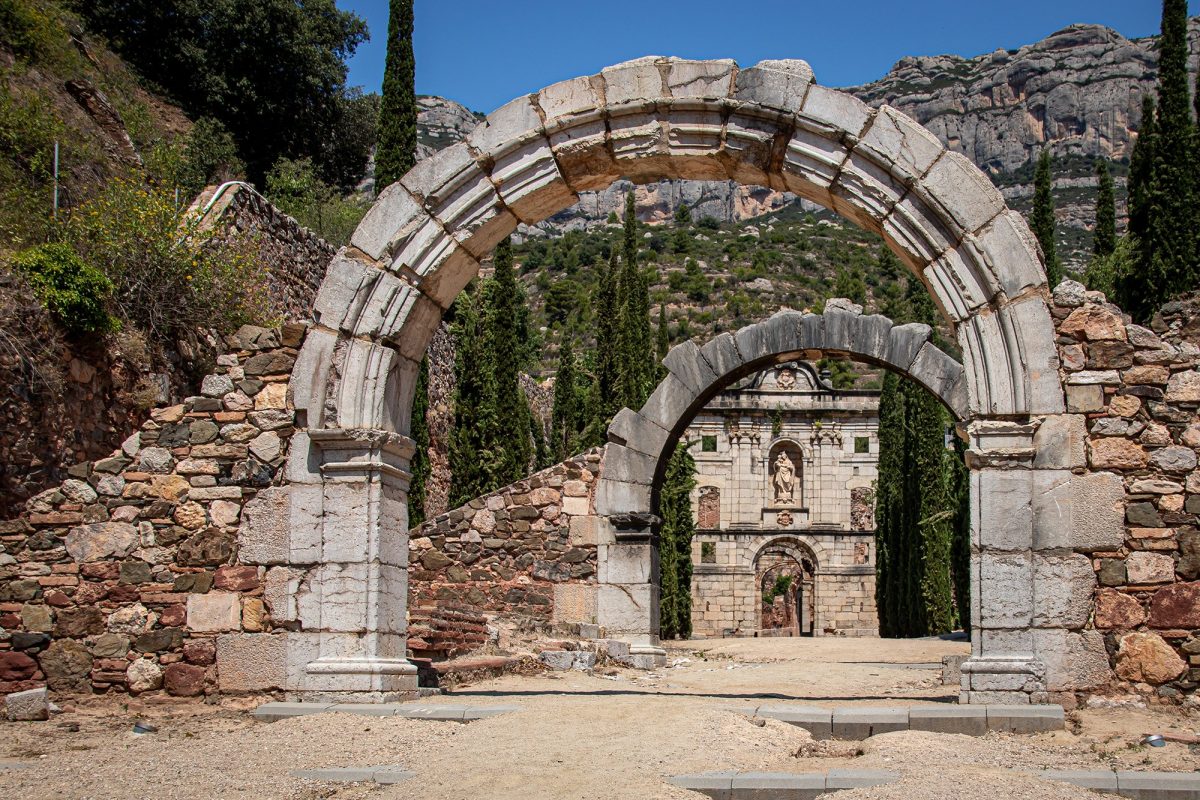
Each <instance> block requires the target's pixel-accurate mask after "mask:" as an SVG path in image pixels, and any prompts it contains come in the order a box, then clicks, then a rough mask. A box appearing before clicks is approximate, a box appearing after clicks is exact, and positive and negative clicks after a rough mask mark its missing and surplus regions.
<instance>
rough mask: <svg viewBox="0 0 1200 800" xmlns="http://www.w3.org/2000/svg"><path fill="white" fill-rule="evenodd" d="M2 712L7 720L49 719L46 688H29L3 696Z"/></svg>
mask: <svg viewBox="0 0 1200 800" xmlns="http://www.w3.org/2000/svg"><path fill="white" fill-rule="evenodd" d="M4 713H5V716H7V717H8V720H9V722H37V721H41V720H47V719H50V697H49V694H48V693H47V691H46V689H45V688H44V687H43V688H41V689H29V690H27V691H24V692H12V693H11V694H7V695H5V696H4Z"/></svg>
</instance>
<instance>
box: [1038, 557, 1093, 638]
mask: <svg viewBox="0 0 1200 800" xmlns="http://www.w3.org/2000/svg"><path fill="white" fill-rule="evenodd" d="M1095 591H1096V573H1095V572H1094V571H1093V570H1092V561H1091V559H1090V558H1088V557H1087V556H1085V555H1081V554H1078V553H1072V554H1070V555H1065V556H1058V555H1042V554H1035V555H1034V556H1033V608H1034V612H1033V624H1034V626H1035V627H1039V628H1082V627H1083V626H1084V625H1085V624H1087V621H1088V618H1089V617H1090V616H1091V612H1092V595H1093V594H1094V593H1095Z"/></svg>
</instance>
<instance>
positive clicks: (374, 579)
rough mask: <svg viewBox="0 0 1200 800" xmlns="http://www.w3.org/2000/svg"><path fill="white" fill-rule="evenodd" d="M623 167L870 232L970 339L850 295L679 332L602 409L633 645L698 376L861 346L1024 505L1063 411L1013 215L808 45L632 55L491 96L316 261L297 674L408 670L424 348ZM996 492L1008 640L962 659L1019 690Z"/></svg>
mask: <svg viewBox="0 0 1200 800" xmlns="http://www.w3.org/2000/svg"><path fill="white" fill-rule="evenodd" d="M619 177H627V178H630V179H632V180H634V181H637V182H645V181H653V180H659V179H662V178H686V179H702V180H703V179H732V180H735V181H737V182H739V183H743V184H752V185H760V186H769V187H772V188H776V189H780V190H784V191H790V192H793V193H795V194H797V195H799V196H801V197H804V198H806V199H808V200H811V201H814V202H817V203H819V204H821V205H823V206H825V207H826V208H830V209H833V210H835V211H837V212H838V213H840V214H842V215H843V216H845V217H847V218H849V219H850V220H852V221H854V222H855V223H857V224H859V225H860V226H862V227H864V228H866V229H868V230H871V231H874V232H876V233H878V234H880V235H881V236H882V237H883V238H884V239H885V241H886V242H887V244H888V246H889V247H890V248H891V249H892V250H893V251H895V252H896V253H897V255H898V256H899V257H900V258H901V260H902V261H903V262H904V263H905V265H906V266H907V267H908V268H909V269H910V270H911V271H912V273H913V274H914V275H916V276H917V277H918V278H919V279H920V280H921V281H922V282H923V283H924V284H925V286H926V287H928V289H929V291H930V294H931V295H932V297H933V299H934V301H935V302H936V304H937V305H938V308H939V310H940V311H941V313H942V314H943V315H944V316H945V318H946V319H947V320H949V321H950V322H951V323H952V325H953V326H954V329H955V332H956V336H957V338H958V343H959V346H960V348H961V349H962V352H963V357H964V364H963V365H962V366H959V365H958V364H956V363H955V362H953V360H951V359H949V358H947V357H945V355H944V354H942V353H941V352H940V351H938V350H937V348H935V347H933V346H932V345H931V344H930V343H929V342H928V341H927V338H928V334H927V330H926V332H925V334H924V336H922V333H921V332H920V331H918V330H914V329H913V328H912V327H911V326H900V327H894V326H892V325H891V323H890V322H889V321H887V320H885V319H883V318H878V317H858V318H857V321H855V322H853V323H852V322H851V319H852V318H854V317H855V315H854V314H851V313H848V312H846V311H844V310H839V309H830V310H827V313H826V314H825V315H809V316H808V317H805V318H804V319H802V320H796V319H793V318H791V317H786V316H785V317H779V316H777V317H775V318H772V320H770V321H768V322H767V323H763V324H762V325H759V326H751V327H750V328H748V329H746V330H744V331H742V332H739V334H738V336H737V337H736V339H735V338H734V337H732V336H729V335H724V336H721V337H718V338H717V339H716V340H714V342H711V343H709V345H706V350H705V355H704V356H701V355H700V352H701V351H700V348H699V347H698V346H696V345H695V344H692V343H688V345H686V346H681V347H677V348H676V349H675V350H674V351H672V354H671V356H670V357H669V358H668V367H669V368H670V370H671V372H670V374H669V375H668V377H667V379H666V380H665V381H664V382H663V384H662V385H661V386H660V387H659V389H658V390H657V391H656V392H655V393H654V395H653V396H652V397H651V398H650V401H649V402H648V403H647V405H646V406H645V407H644V408H643V409H642V410H641V412H632V411H628V410H626V411H625V412H622V415H621V416H619V417H618V418H617V420H616V421H615V422H614V425H613V429H612V435H613V436H614V437H615V440H616V441H617V442H618V444H617V445H616V446H615V447H610V448H609V452H608V454H607V455H606V467H605V473H604V480H603V481H602V482H601V485H600V487H599V489H598V493H597V496H596V499H595V510H596V513H597V514H598V515H600V516H602V517H603V519H604V520H605V524H606V525H607V528H606V532H605V534H604V535H605V543H604V544H603V545H602V546H603V547H606V548H616V550H614V551H613V553H612V554H611V556H612V557H611V559H610V560H612V562H613V563H619V564H623V565H626V567H625V568H623V569H622V570H610V571H609V573H610V574H609V575H608V580H607V581H606V585H604V586H601V587H600V595H599V601H598V606H599V607H598V615H599V616H600V617H602V620H601V622H602V624H605V625H606V627H608V628H609V629H610V632H611V633H612V634H614V635H619V636H622V637H624V638H627V639H629V640H630V641H631V642H632V643H633V649H634V652H635V653H639V654H641V655H644V656H645V657H647V658H648V659H656V658H660V657H661V651H660V650H659V649H658V648H657V626H656V623H655V615H656V608H657V598H656V597H655V595H654V587H653V584H652V582H650V581H648V580H647V577H648V576H649V575H650V574H652V573H653V564H652V557H651V555H650V549H651V540H652V537H653V510H654V507H655V502H654V499H653V497H652V495H653V493H654V486H655V478H656V473H658V471H659V469H660V464H661V463H662V458H661V457H662V455H663V453H664V448H665V447H667V446H668V445H669V444H670V443H671V442H672V441H673V438H675V437H677V436H678V434H679V431H678V430H675V429H676V427H677V426H679V425H681V424H686V420H687V418H688V412H689V409H691V410H692V412H693V413H694V407H698V406H696V404H697V403H701V404H702V402H703V400H704V394H705V392H707V391H708V390H709V388H710V387H712V386H713V385H714V384H715V383H719V382H720V381H724V380H729V379H734V378H736V377H740V376H742V375H745V374H749V372H751V371H754V370H755V369H758V368H761V367H762V366H763V365H764V364H766V363H768V362H770V360H771V359H772V358H775V357H776V356H777V354H778V353H780V352H787V353H789V354H790V356H789V357H790V358H797V357H804V358H808V357H810V355H812V354H820V353H825V352H831V353H852V354H856V355H859V356H862V357H864V358H865V359H866V360H869V361H870V360H872V359H874V361H873V362H872V363H880V364H882V365H885V366H891V367H893V368H896V369H899V370H901V371H903V372H904V373H905V374H909V375H911V376H913V377H915V378H916V379H918V380H922V381H924V382H925V383H926V385H927V387H928V388H930V389H931V390H933V391H934V392H935V393H936V394H938V396H939V397H942V398H943V400H944V401H945V402H946V403H947V405H948V406H949V407H950V408H951V409H952V410H953V411H954V412H955V415H956V417H957V418H958V419H959V420H961V421H962V422H963V424H964V427H965V428H966V429H967V432H968V433H969V436H970V438H971V447H972V453H973V454H974V455H973V458H972V464H971V466H972V470H973V478H972V496H973V498H974V499H975V502H976V508H978V507H979V503H980V502H982V501H986V502H995V501H996V499H997V498H1002V502H1003V503H1005V504H1008V505H1016V506H1022V505H1023V506H1025V507H1026V511H1028V506H1029V505H1030V503H1031V501H1032V496H1033V482H1034V477H1035V476H1034V473H1035V470H1034V469H1033V466H1034V455H1035V454H1038V455H1039V456H1040V455H1041V454H1042V450H1041V449H1039V448H1043V447H1053V446H1060V445H1055V444H1054V443H1053V442H1049V443H1045V444H1042V443H1039V444H1037V445H1035V441H1034V435H1035V432H1036V431H1037V428H1038V424H1039V422H1041V421H1042V420H1043V419H1044V418H1046V417H1047V416H1054V415H1061V414H1063V413H1065V408H1064V397H1063V389H1062V382H1061V377H1060V375H1059V371H1058V368H1059V363H1058V356H1057V351H1056V348H1055V341H1054V331H1053V326H1052V324H1051V319H1050V316H1049V312H1048V310H1047V306H1046V297H1047V287H1046V282H1045V273H1044V270H1043V268H1042V266H1041V263H1040V258H1039V256H1038V252H1037V248H1036V244H1035V242H1034V239H1033V237H1032V235H1031V234H1030V232H1029V230H1028V227H1027V226H1026V224H1025V222H1024V220H1023V219H1022V218H1021V217H1020V216H1019V215H1018V214H1015V213H1013V212H1011V211H1009V210H1008V209H1007V207H1006V206H1005V203H1004V200H1003V198H1002V197H1001V195H1000V194H999V192H998V191H997V190H996V189H995V187H994V186H992V184H991V183H990V182H989V181H988V179H987V178H986V176H984V175H983V173H981V172H980V171H979V170H978V169H977V168H976V167H974V165H972V164H971V163H970V161H969V160H968V159H966V158H965V157H964V156H962V155H960V154H958V153H954V152H951V151H948V150H946V149H945V148H944V147H943V146H942V145H941V143H940V142H939V141H938V140H937V139H936V138H935V137H934V136H933V135H932V134H930V133H929V132H928V131H926V130H925V129H924V128H922V127H921V126H920V125H918V124H917V123H915V122H913V121H912V120H910V119H908V118H907V117H905V116H904V115H902V114H900V113H899V112H897V111H895V110H894V109H891V108H888V107H886V106H885V107H883V108H880V109H872V108H869V107H867V106H866V105H864V104H863V103H861V102H860V101H858V100H856V99H855V98H853V97H851V96H850V95H847V94H843V93H841V92H838V91H835V90H831V89H827V88H825V87H822V86H818V85H817V84H815V83H814V81H813V76H812V71H811V69H809V67H808V65H807V64H805V63H804V62H802V61H766V62H762V63H760V64H758V65H755V66H754V67H750V68H747V69H741V68H739V67H738V66H737V65H736V64H735V63H734V62H732V61H689V60H683V59H666V58H645V59H639V60H636V61H631V62H627V63H624V64H619V65H616V66H613V67H610V68H607V69H605V70H603V71H601V73H600V74H598V75H593V76H589V77H582V78H576V79H572V80H568V81H563V82H561V83H558V84H555V85H554V86H550V87H547V88H546V89H543V90H542V91H540V92H538V93H536V94H531V95H527V96H524V97H521V98H518V99H517V100H515V101H513V102H512V103H510V104H508V105H506V106H504V107H503V108H501V109H499V110H498V111H496V112H494V113H493V114H491V115H490V116H489V117H488V118H487V120H486V121H485V122H484V123H483V124H481V125H480V126H479V128H477V129H476V130H475V131H474V132H473V133H472V134H471V135H470V136H468V138H467V140H466V141H465V142H463V143H460V144H458V145H455V146H453V147H450V148H447V149H445V150H442V151H441V152H439V153H437V154H436V155H434V156H433V157H431V158H429V159H427V160H425V161H423V162H421V163H420V164H418V165H417V166H416V167H415V168H414V169H413V170H412V171H411V172H409V173H408V174H407V175H406V176H404V178H403V179H402V180H401V181H400V182H398V183H397V184H394V185H392V186H390V187H388V188H387V189H385V190H384V191H383V192H382V193H381V194H380V196H379V198H378V200H377V201H376V202H375V204H374V206H373V207H372V209H371V211H370V212H369V213H368V214H367V216H366V218H365V219H364V220H363V222H362V224H361V225H360V226H359V228H358V230H357V231H356V232H355V234H354V236H353V237H352V240H351V245H350V246H349V247H347V248H344V249H343V250H342V251H341V252H340V253H339V254H338V256H337V257H336V258H335V259H334V261H333V262H332V263H331V264H330V267H329V270H328V273H327V275H326V277H325V279H324V281H323V282H322V286H321V289H320V292H319V296H318V299H317V302H316V316H317V322H318V324H317V326H316V327H315V328H314V329H313V330H312V331H311V332H310V333H309V335H308V337H307V338H306V340H305V343H304V346H303V349H302V350H301V352H300V354H299V357H298V359H297V366H296V370H295V376H294V378H293V380H292V383H291V386H290V391H291V396H292V398H293V400H294V403H295V406H296V409H297V420H298V424H299V425H300V426H301V427H303V428H304V429H305V430H304V431H303V432H301V433H298V434H297V436H296V438H295V439H294V441H293V452H292V454H291V460H290V462H289V464H290V468H289V473H288V480H289V484H290V486H289V496H290V501H289V509H288V518H289V520H290V522H289V527H290V541H289V553H290V555H289V558H290V559H291V561H292V562H293V563H297V564H314V563H315V564H317V565H318V566H317V568H316V569H315V570H314V572H313V576H312V579H311V581H310V592H309V595H308V600H307V602H306V604H305V606H304V607H303V608H302V609H301V611H300V616H301V620H300V622H301V625H302V627H303V632H302V633H300V634H297V635H296V636H295V637H294V639H291V640H289V645H288V662H289V679H288V683H289V687H290V688H292V689H293V690H294V691H297V692H300V693H311V694H320V693H323V692H337V693H339V694H340V696H347V695H356V694H357V695H359V696H362V697H364V698H374V697H377V696H380V695H386V693H388V692H390V691H396V690H400V689H407V688H411V687H412V686H414V685H415V671H414V670H413V669H412V667H411V665H410V664H408V662H407V661H406V660H405V659H404V631H405V614H404V611H405V608H404V606H405V594H406V591H405V590H406V568H407V547H406V541H405V539H406V535H405V533H404V531H406V530H407V527H408V526H407V519H406V516H407V515H406V508H405V506H406V499H407V490H408V473H407V467H408V463H409V459H410V458H411V454H412V448H413V445H412V441H411V440H410V439H409V438H408V436H407V435H406V434H407V432H408V430H409V423H410V412H411V405H412V396H413V389H414V386H415V383H416V375H417V368H418V363H419V361H420V358H421V356H422V353H423V352H424V350H425V347H426V345H427V343H428V341H429V339H430V337H431V336H432V333H433V331H434V329H435V328H436V326H437V324H438V322H439V320H440V319H441V316H442V314H443V313H444V311H445V310H446V309H447V308H449V306H450V304H451V303H452V302H453V300H454V298H455V296H456V295H457V294H458V292H459V291H460V290H461V289H462V288H463V287H464V286H465V285H466V284H467V283H468V282H469V281H470V280H471V279H472V278H473V277H474V276H475V274H476V273H477V272H478V270H479V259H480V258H483V257H484V256H485V255H486V254H487V253H489V252H490V251H491V250H492V249H493V248H494V247H495V245H496V244H497V243H498V242H499V241H500V240H501V239H503V238H504V237H505V236H507V235H508V234H509V233H511V232H512V231H513V230H514V229H515V228H516V226H517V225H518V223H521V222H524V223H536V222H538V221H540V220H542V219H544V218H546V217H547V216H549V215H551V214H553V213H554V212H556V211H558V210H561V209H563V208H565V207H567V206H569V205H571V204H572V203H574V202H575V201H576V199H577V195H576V192H579V191H584V190H590V189H597V188H601V187H604V186H607V185H609V184H611V183H612V182H613V181H614V180H616V179H617V178H619ZM818 357H819V356H818ZM1035 417H1036V419H1035ZM657 477H661V476H660V475H659V476H657ZM995 510H996V511H998V512H999V513H997V514H992V513H988V514H982V513H981V514H977V520H976V521H977V530H976V537H975V538H976V546H975V550H976V559H975V567H974V570H975V572H976V576H977V578H979V579H978V580H976V581H975V584H976V586H978V587H983V588H981V590H980V592H981V593H980V595H979V597H978V598H977V599H976V600H977V601H976V603H974V606H975V608H976V609H978V614H977V619H974V620H973V626H974V627H976V628H980V629H982V630H984V631H995V632H996V634H997V635H995V636H986V635H985V636H978V637H976V639H975V641H976V652H975V654H974V655H975V657H974V659H973V662H974V664H975V667H968V672H971V671H972V669H974V670H975V672H977V673H978V676H979V681H978V684H977V685H976V684H972V687H973V690H974V691H985V692H986V691H997V692H1003V691H1024V690H1025V687H1036V686H1038V685H1040V679H1039V678H1038V675H1039V673H1040V672H1041V670H1042V667H1041V666H1040V662H1039V661H1038V657H1037V650H1038V647H1039V645H1038V644H1037V642H1036V641H1035V637H1034V635H1033V630H1032V618H1033V605H1034V599H1033V592H1034V588H1033V587H1034V578H1033V574H1034V563H1033V561H1034V558H1035V556H1034V553H1033V520H1032V517H1031V515H1030V514H1028V513H1025V514H1020V513H1017V512H1018V511H1019V508H1018V509H1008V510H1009V511H1011V512H1012V513H1005V511H1006V509H995ZM993 587H994V588H993ZM1046 591H1052V589H1051V588H1050V586H1049V583H1047V587H1046ZM1014 598H1015V599H1014ZM1001 634H1002V635H1001ZM1043 638H1044V639H1045V641H1047V642H1049V641H1050V638H1049V637H1043ZM1060 638H1061V637H1060ZM1057 646H1058V645H1050V644H1047V645H1046V647H1049V648H1053V647H1057ZM972 680H974V678H972ZM993 697H999V695H994V696H993ZM967 699H970V698H969V697H968V698H967ZM1014 699H1015V698H1014Z"/></svg>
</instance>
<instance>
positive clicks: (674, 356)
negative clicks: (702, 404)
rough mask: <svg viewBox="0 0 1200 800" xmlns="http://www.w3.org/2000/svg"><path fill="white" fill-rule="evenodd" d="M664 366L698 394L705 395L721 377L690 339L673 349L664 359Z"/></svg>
mask: <svg viewBox="0 0 1200 800" xmlns="http://www.w3.org/2000/svg"><path fill="white" fill-rule="evenodd" d="M663 366H664V367H666V368H667V371H668V372H670V373H671V374H672V375H674V376H675V377H677V378H679V380H681V381H683V382H684V383H686V384H687V385H688V386H689V387H691V388H692V389H693V390H694V391H695V392H696V393H697V394H702V393H704V392H705V391H706V390H708V389H709V388H711V387H712V386H713V385H714V384H715V383H717V381H718V379H719V378H720V377H721V376H719V375H717V374H716V373H715V372H713V370H712V367H710V366H709V364H708V362H707V361H706V360H705V359H704V357H703V356H702V355H701V354H700V347H699V346H698V345H697V344H696V343H695V342H693V341H692V340H690V339H689V340H688V341H686V342H682V343H680V344H677V345H676V346H675V347H672V348H671V350H670V352H668V353H667V355H666V357H665V358H663Z"/></svg>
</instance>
